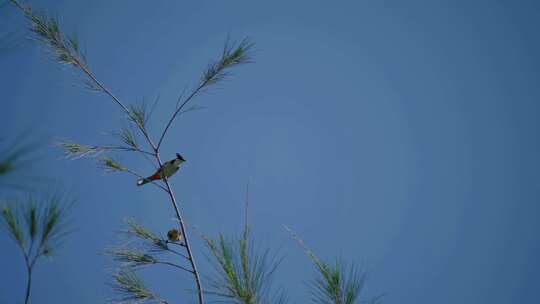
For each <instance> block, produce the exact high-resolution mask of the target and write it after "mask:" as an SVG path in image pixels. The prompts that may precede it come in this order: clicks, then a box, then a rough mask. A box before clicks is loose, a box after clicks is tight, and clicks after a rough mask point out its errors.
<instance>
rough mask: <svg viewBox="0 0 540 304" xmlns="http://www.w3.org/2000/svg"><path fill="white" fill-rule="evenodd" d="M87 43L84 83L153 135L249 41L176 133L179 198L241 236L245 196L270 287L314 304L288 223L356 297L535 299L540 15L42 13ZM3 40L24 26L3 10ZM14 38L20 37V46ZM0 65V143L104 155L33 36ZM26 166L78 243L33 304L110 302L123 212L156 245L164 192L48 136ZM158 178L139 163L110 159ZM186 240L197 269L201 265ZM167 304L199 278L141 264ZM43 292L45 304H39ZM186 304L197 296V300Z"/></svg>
mask: <svg viewBox="0 0 540 304" xmlns="http://www.w3.org/2000/svg"><path fill="white" fill-rule="evenodd" d="M31 3H32V4H33V5H34V6H35V7H36V8H39V9H46V10H47V11H50V12H52V13H54V14H55V15H57V16H59V17H60V19H61V21H62V25H63V27H64V28H65V29H66V30H67V31H68V32H75V33H77V34H78V35H79V37H80V40H81V42H82V45H83V46H84V48H85V49H86V53H87V57H88V62H89V65H90V67H91V68H92V69H93V71H94V72H95V74H96V75H97V76H98V78H100V79H101V80H102V81H103V82H104V83H106V84H107V86H108V87H110V88H111V89H112V90H113V91H114V92H115V93H116V94H117V95H118V96H120V97H121V98H122V99H123V100H125V101H126V102H128V103H136V102H139V101H141V100H142V99H143V98H145V99H146V100H153V99H154V98H156V97H157V96H160V103H159V104H158V108H157V110H156V111H155V113H154V116H153V119H152V121H151V123H150V128H151V129H152V130H153V132H154V134H157V132H158V131H159V130H161V129H162V128H163V125H164V124H165V122H166V119H167V117H168V116H169V113H170V112H171V110H172V109H173V108H174V105H175V99H176V97H177V96H178V94H179V93H180V92H181V91H182V89H183V88H184V86H185V85H194V84H195V83H196V81H197V80H198V78H199V77H200V74H201V73H202V71H203V70H204V68H205V67H206V65H207V64H208V62H209V60H210V59H212V58H216V56H218V55H219V52H220V50H221V47H222V44H223V42H224V40H225V38H226V36H227V35H230V36H231V37H233V38H242V37H244V36H250V37H251V38H252V39H253V41H254V42H255V43H256V44H257V46H256V52H255V54H254V59H255V63H254V64H251V65H249V66H245V67H242V68H240V69H238V70H237V71H235V73H234V77H233V78H231V79H230V80H228V81H226V82H224V83H222V84H221V85H220V86H219V88H218V89H215V90H212V91H211V92H209V93H208V94H205V95H202V96H200V97H199V98H197V100H196V104H198V105H201V106H206V107H207V108H206V109H204V110H201V111H196V112H191V113H189V114H186V115H185V116H184V117H182V119H181V120H179V121H177V122H176V123H175V125H174V126H173V128H172V129H171V132H170V133H169V137H168V139H167V141H166V143H165V145H164V153H165V155H166V156H167V158H169V157H170V158H172V157H174V153H175V152H180V153H182V155H183V156H184V157H185V158H186V159H187V162H186V166H185V167H184V168H183V170H182V172H181V173H180V174H178V175H177V176H175V178H174V180H173V184H174V187H175V188H176V189H177V195H178V197H179V199H180V201H181V207H182V210H183V212H184V214H185V217H186V218H187V220H188V222H189V223H190V224H191V225H195V226H197V227H199V229H201V230H202V231H204V232H206V233H208V234H211V235H215V234H217V233H219V232H229V233H231V234H235V233H238V232H239V231H240V229H241V225H242V218H243V197H244V192H245V187H246V184H247V183H248V181H249V183H250V193H251V196H250V197H251V207H252V208H251V210H250V216H251V221H252V224H253V227H252V229H253V233H254V235H255V236H256V238H257V239H258V240H259V243H260V244H261V245H262V244H264V246H266V247H270V248H281V253H282V254H283V255H284V256H285V257H286V259H285V261H284V262H283V264H282V266H281V268H280V269H279V271H278V272H277V274H276V279H275V284H276V285H278V286H282V287H283V288H285V289H286V290H287V291H288V295H289V297H290V299H291V301H292V302H295V303H304V302H306V301H307V299H308V298H309V294H308V289H307V288H306V284H305V283H306V282H307V281H308V280H309V279H310V278H311V277H312V275H313V269H312V268H311V266H310V263H309V261H308V260H307V259H306V257H305V256H304V255H303V253H302V251H301V249H300V248H299V246H297V244H296V243H295V242H294V241H292V240H290V238H289V237H288V235H287V233H286V232H285V231H284V230H283V229H282V224H288V225H289V226H291V227H292V228H293V229H294V230H295V231H296V232H297V233H298V234H299V235H301V236H302V238H303V239H304V240H305V242H306V243H307V244H308V245H309V246H310V247H311V248H312V249H313V250H314V251H315V252H316V253H317V254H319V255H320V256H321V257H322V258H325V259H330V260H331V259H334V258H335V257H342V258H343V259H344V260H346V261H355V262H357V263H359V264H363V265H366V266H367V267H368V268H369V269H370V279H369V281H368V285H367V287H366V289H365V292H366V295H367V296H370V295H376V294H379V293H383V292H384V293H387V295H386V297H385V302H386V303H398V302H399V303H429V302H431V303H515V302H524V303H531V302H533V301H535V300H536V298H537V296H536V295H537V290H536V289H537V286H538V279H537V278H536V275H535V274H536V273H537V272H538V271H539V270H540V265H539V262H538V256H539V254H540V238H539V236H538V233H537V231H538V229H539V228H540V224H539V222H538V220H537V215H538V214H540V207H539V205H538V198H539V194H540V193H539V192H540V191H539V189H540V188H539V187H538V182H539V173H538V172H539V171H540V170H539V169H540V162H539V160H538V155H539V153H538V152H539V145H540V139H539V137H538V130H539V127H540V126H539V122H538V119H537V117H538V114H539V110H540V108H539V105H538V99H539V97H540V86H538V79H539V78H538V76H539V75H538V74H539V72H538V71H539V70H540V61H539V57H538V54H540V39H539V38H538V33H537V32H538V31H537V29H538V26H539V25H540V24H539V21H538V20H540V18H539V17H540V7H539V5H538V4H537V3H536V2H535V1H519V3H518V2H515V1H494V0H492V1H406V2H404V1H349V2H339V3H336V2H332V3H330V2H313V1H295V2H292V1H268V2H264V3H263V2H254V1H234V2H230V1H229V2H225V1H199V2H197V3H183V2H179V1H176V2H173V1H152V2H148V1H146V2H144V1H101V0H96V1H45V0H42V1H32V2H31ZM1 9H2V10H3V12H2V13H1V14H0V18H2V19H4V21H5V22H2V27H3V28H7V29H9V30H12V31H15V33H16V34H18V35H20V36H24V33H25V32H24V30H22V28H23V26H24V23H23V22H22V19H21V18H20V16H18V15H17V14H16V13H15V12H14V11H13V10H12V9H11V8H10V7H2V8H1ZM15 36H16V35H15ZM15 41H16V42H17V43H15V44H16V45H14V46H12V47H10V48H8V49H7V50H2V52H1V53H0V71H1V72H0V89H1V92H2V97H1V102H2V112H1V113H0V119H1V120H2V122H3V123H2V126H3V131H2V133H1V134H2V135H1V137H2V138H4V137H6V138H9V137H10V136H15V135H16V134H20V133H21V131H22V130H25V129H28V128H31V129H32V130H33V132H34V134H35V135H34V136H35V137H37V138H40V139H42V140H43V141H45V142H46V143H51V142H54V141H55V140H58V139H69V140H73V141H77V142H82V143H108V142H110V138H109V137H107V136H106V135H104V134H105V133H107V132H110V131H112V130H115V129H118V128H119V127H121V126H122V124H123V121H122V114H121V112H120V111H119V110H118V109H117V108H116V107H115V106H114V105H113V104H112V103H111V102H110V100H108V99H107V98H106V97H104V96H101V95H99V94H95V93H91V92H88V91H84V90H82V89H81V88H80V87H79V83H78V81H77V79H78V78H77V77H78V76H77V75H76V74H75V73H73V72H72V71H71V70H70V69H67V68H58V67H57V66H56V65H55V64H53V63H51V62H50V60H48V58H47V56H46V55H44V53H43V52H42V50H40V49H39V48H38V47H36V46H35V45H33V44H32V43H30V42H25V41H24V39H22V38H21V39H20V41H19V40H17V39H15ZM42 154H43V155H44V157H43V159H42V160H41V161H40V163H39V164H36V166H35V167H34V168H32V172H31V173H32V174H34V173H35V174H36V175H38V176H43V177H47V178H49V179H50V180H51V183H54V184H59V185H62V186H63V187H65V188H67V189H70V191H71V193H73V195H74V196H75V197H77V198H78V201H79V203H78V205H77V208H75V209H74V211H73V214H72V216H73V222H74V223H75V226H76V228H77V232H76V233H75V234H74V235H72V236H71V237H70V238H69V239H68V240H67V241H66V243H65V245H64V247H63V249H62V250H61V251H60V252H59V254H58V256H57V258H56V259H55V260H54V261H52V262H44V263H42V264H41V265H39V267H38V268H37V270H36V274H35V278H36V281H35V289H34V292H33V296H34V297H35V298H34V299H35V300H36V301H35V302H36V303H81V304H86V303H100V302H103V301H104V300H106V299H107V298H108V297H110V295H111V294H110V291H109V286H108V285H107V282H108V281H109V273H110V271H111V269H112V268H113V267H114V266H115V264H113V263H111V261H110V259H109V258H107V257H105V256H103V255H101V254H100V252H102V251H103V249H105V248H107V247H109V246H111V245H114V244H116V243H118V241H119V239H118V236H117V231H119V230H121V229H122V228H123V226H122V219H123V218H126V217H133V218H135V219H137V220H139V221H141V222H142V223H144V224H145V225H147V226H149V227H151V228H152V229H155V230H157V231H163V232H165V231H167V230H168V229H169V228H170V227H171V226H172V225H173V224H174V222H173V220H172V217H173V213H172V210H171V207H170V205H169V202H168V201H167V199H166V197H165V196H163V195H161V194H160V193H158V192H157V191H155V190H154V189H151V188H150V187H145V188H137V187H136V186H135V181H134V179H133V178H131V177H129V176H122V175H106V174H103V173H102V172H101V171H100V170H98V169H96V166H95V164H94V162H93V161H84V160H83V161H67V160H62V159H61V157H60V156H61V155H60V152H59V151H58V150H56V149H54V148H52V147H51V145H49V144H46V145H45V146H44V147H43V151H42ZM121 159H122V160H123V161H124V162H125V163H128V164H130V165H131V167H132V168H134V169H137V170H138V171H141V172H146V171H149V170H150V168H149V166H148V165H147V164H146V163H145V162H144V160H140V159H136V158H131V157H124V158H121ZM192 238H193V239H194V246H195V248H196V254H197V256H198V257H199V261H200V263H201V268H202V269H203V270H204V271H207V270H208V269H209V267H208V265H206V263H205V260H204V258H203V257H202V255H201V250H200V249H201V248H202V243H201V241H200V240H198V239H197V238H196V237H195V235H193V236H192ZM0 244H2V245H1V248H2V257H3V258H2V259H0V269H2V275H1V276H0V286H2V289H0V303H16V302H17V301H19V299H21V298H22V295H23V293H24V280H25V274H24V271H23V262H22V258H21V256H20V254H19V252H18V251H17V249H16V247H15V246H14V245H13V244H12V243H10V242H9V240H8V239H7V238H6V237H5V235H1V236H0ZM144 275H145V277H146V278H148V282H149V284H150V285H151V286H154V287H156V289H157V290H158V291H159V292H160V293H161V294H162V295H163V296H164V297H165V298H167V299H170V300H171V301H172V302H181V301H185V299H186V297H187V298H189V299H193V300H192V301H191V302H193V303H194V302H195V297H194V296H193V295H191V294H190V293H188V292H184V290H185V289H190V288H193V285H192V282H191V281H190V279H189V277H187V276H185V275H182V274H180V275H179V274H175V273H169V272H167V271H166V270H165V269H157V270H152V269H148V270H146V271H145V272H144ZM38 299H39V301H38ZM191 302H190V301H187V303H191Z"/></svg>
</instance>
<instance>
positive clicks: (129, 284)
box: [113, 268, 167, 303]
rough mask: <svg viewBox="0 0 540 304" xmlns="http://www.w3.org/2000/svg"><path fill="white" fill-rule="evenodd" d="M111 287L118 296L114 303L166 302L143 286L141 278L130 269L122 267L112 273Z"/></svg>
mask: <svg viewBox="0 0 540 304" xmlns="http://www.w3.org/2000/svg"><path fill="white" fill-rule="evenodd" d="M113 279H114V283H115V284H114V286H113V289H114V291H116V292H117V293H118V294H119V295H120V297H119V298H118V299H116V300H114V301H113V302H114V303H142V302H145V301H149V302H152V303H167V302H166V301H164V300H161V299H160V298H159V296H158V295H157V294H156V293H154V292H152V291H151V290H150V289H149V288H148V287H146V286H145V284H144V282H143V281H142V279H141V278H140V277H139V276H138V275H137V274H136V273H135V272H134V271H133V270H131V269H129V268H122V269H120V270H119V271H118V272H117V273H115V274H114V275H113Z"/></svg>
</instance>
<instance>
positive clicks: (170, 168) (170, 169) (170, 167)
mask: <svg viewBox="0 0 540 304" xmlns="http://www.w3.org/2000/svg"><path fill="white" fill-rule="evenodd" d="M185 161H186V160H185V159H184V158H183V157H182V155H180V154H178V153H176V158H175V159H172V160H170V161H168V162H166V163H164V164H163V165H162V166H161V168H159V169H158V170H157V171H156V173H154V174H153V175H150V176H149V177H146V178H141V179H139V180H137V186H142V185H144V184H147V183H150V182H153V181H155V180H159V179H162V178H169V177H171V176H173V175H174V174H175V173H176V172H177V171H178V169H180V165H181V164H182V163H184V162H185Z"/></svg>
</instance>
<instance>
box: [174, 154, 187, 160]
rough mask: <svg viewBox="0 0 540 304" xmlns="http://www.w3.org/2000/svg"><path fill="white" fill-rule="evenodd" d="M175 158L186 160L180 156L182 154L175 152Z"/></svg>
mask: <svg viewBox="0 0 540 304" xmlns="http://www.w3.org/2000/svg"><path fill="white" fill-rule="evenodd" d="M176 158H178V159H179V160H181V161H183V162H185V161H186V160H185V159H184V158H183V157H182V155H180V154H179V153H176Z"/></svg>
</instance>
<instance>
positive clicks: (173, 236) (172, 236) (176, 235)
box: [167, 229, 183, 242]
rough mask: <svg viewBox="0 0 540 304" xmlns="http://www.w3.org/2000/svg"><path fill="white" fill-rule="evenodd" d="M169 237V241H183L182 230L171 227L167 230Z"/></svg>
mask: <svg viewBox="0 0 540 304" xmlns="http://www.w3.org/2000/svg"><path fill="white" fill-rule="evenodd" d="M167 239H168V240H169V242H182V240H183V238H182V232H180V231H178V230H177V229H171V230H169V232H167Z"/></svg>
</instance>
